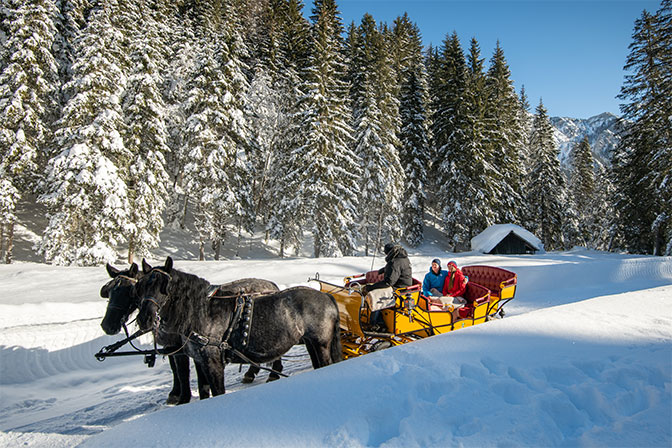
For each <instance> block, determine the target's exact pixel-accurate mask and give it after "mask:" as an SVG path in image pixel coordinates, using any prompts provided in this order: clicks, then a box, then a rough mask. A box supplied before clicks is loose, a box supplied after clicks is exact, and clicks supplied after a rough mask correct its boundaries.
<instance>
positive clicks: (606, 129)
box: [551, 112, 622, 169]
mask: <svg viewBox="0 0 672 448" xmlns="http://www.w3.org/2000/svg"><path fill="white" fill-rule="evenodd" d="M551 124H552V125H553V127H554V128H555V132H554V137H555V142H556V144H557V145H558V149H559V150H560V162H561V163H562V165H563V167H564V168H565V169H568V168H569V157H570V154H571V152H572V150H573V148H574V147H575V146H576V145H577V144H578V143H580V142H581V140H583V137H584V136H588V142H589V143H590V148H591V149H592V151H593V157H595V161H596V163H598V164H599V165H601V166H608V165H609V164H610V160H611V154H612V151H613V149H614V148H616V146H617V145H618V143H619V141H620V137H619V134H620V132H621V130H622V125H621V122H620V121H619V118H618V117H617V116H616V115H614V114H612V113H609V112H604V113H601V114H599V115H595V116H594V117H590V118H568V117H551Z"/></svg>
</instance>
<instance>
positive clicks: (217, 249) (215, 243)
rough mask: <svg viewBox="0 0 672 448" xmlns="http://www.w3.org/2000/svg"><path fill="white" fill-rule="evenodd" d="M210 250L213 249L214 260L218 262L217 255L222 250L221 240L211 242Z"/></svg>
mask: <svg viewBox="0 0 672 448" xmlns="http://www.w3.org/2000/svg"><path fill="white" fill-rule="evenodd" d="M212 248H213V249H215V260H216V261H219V253H220V251H221V250H222V240H220V239H216V240H215V241H213V242H212Z"/></svg>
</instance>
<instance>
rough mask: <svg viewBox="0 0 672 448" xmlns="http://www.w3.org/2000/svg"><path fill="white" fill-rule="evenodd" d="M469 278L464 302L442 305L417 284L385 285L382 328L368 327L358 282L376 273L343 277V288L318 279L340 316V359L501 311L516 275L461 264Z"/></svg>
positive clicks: (367, 305)
mask: <svg viewBox="0 0 672 448" xmlns="http://www.w3.org/2000/svg"><path fill="white" fill-rule="evenodd" d="M462 272H463V273H464V275H466V276H467V277H468V278H469V282H468V283H467V289H466V293H465V295H464V299H466V304H464V305H444V304H443V303H442V302H440V301H438V300H436V299H434V298H431V297H425V296H424V295H422V294H421V286H422V285H421V283H420V282H419V281H418V280H415V279H414V281H413V282H414V284H413V285H412V286H409V287H407V288H399V289H396V290H391V289H390V292H391V294H390V297H389V302H388V304H387V305H388V306H386V307H385V308H383V309H382V310H380V311H381V312H382V317H383V321H384V328H383V329H382V331H381V329H380V328H375V329H374V328H372V325H371V314H372V312H373V311H376V309H375V308H376V306H375V303H374V301H372V300H371V297H370V296H368V295H365V294H364V293H363V292H364V291H365V289H364V286H366V285H370V284H373V283H376V282H378V281H380V280H381V277H382V274H379V273H378V271H370V272H367V273H366V274H359V275H353V276H350V277H346V278H345V279H344V280H343V283H344V284H343V286H340V285H335V284H332V283H328V282H326V281H323V280H320V278H319V274H317V275H316V276H315V278H313V279H310V280H311V281H316V282H318V283H319V286H320V290H321V291H322V292H326V293H328V294H331V295H332V296H334V298H335V299H336V303H337V304H338V310H339V315H340V325H341V346H342V347H343V357H344V358H345V359H347V358H352V357H355V356H360V355H363V354H366V353H369V352H371V351H376V350H380V349H381V348H387V347H391V346H395V345H400V344H405V343H407V342H410V341H413V340H416V339H421V338H425V337H428V336H433V335H435V334H441V333H448V332H450V331H454V330H457V329H461V328H465V327H471V326H473V325H477V324H480V323H483V322H486V321H488V320H490V319H492V318H495V317H501V316H503V315H504V309H503V307H504V305H505V304H506V303H508V302H509V301H510V300H512V299H513V297H514V295H515V291H516V284H517V276H516V274H515V273H513V272H511V271H507V270H505V269H501V268H497V267H493V266H465V267H464V268H462Z"/></svg>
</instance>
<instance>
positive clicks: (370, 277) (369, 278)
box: [366, 271, 385, 283]
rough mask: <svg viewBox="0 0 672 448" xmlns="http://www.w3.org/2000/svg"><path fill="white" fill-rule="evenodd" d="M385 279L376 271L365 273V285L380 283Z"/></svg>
mask: <svg viewBox="0 0 672 448" xmlns="http://www.w3.org/2000/svg"><path fill="white" fill-rule="evenodd" d="M384 278H385V276H384V275H383V274H379V273H378V271H369V272H367V273H366V283H377V282H380V281H382V280H383V279H384Z"/></svg>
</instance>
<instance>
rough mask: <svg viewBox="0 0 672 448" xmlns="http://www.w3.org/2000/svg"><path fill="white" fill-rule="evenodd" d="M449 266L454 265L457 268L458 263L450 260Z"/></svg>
mask: <svg viewBox="0 0 672 448" xmlns="http://www.w3.org/2000/svg"><path fill="white" fill-rule="evenodd" d="M449 264H454V265H455V267H457V262H456V261H455V260H450V261H449V262H448V263H447V264H446V266H448V265H449Z"/></svg>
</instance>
